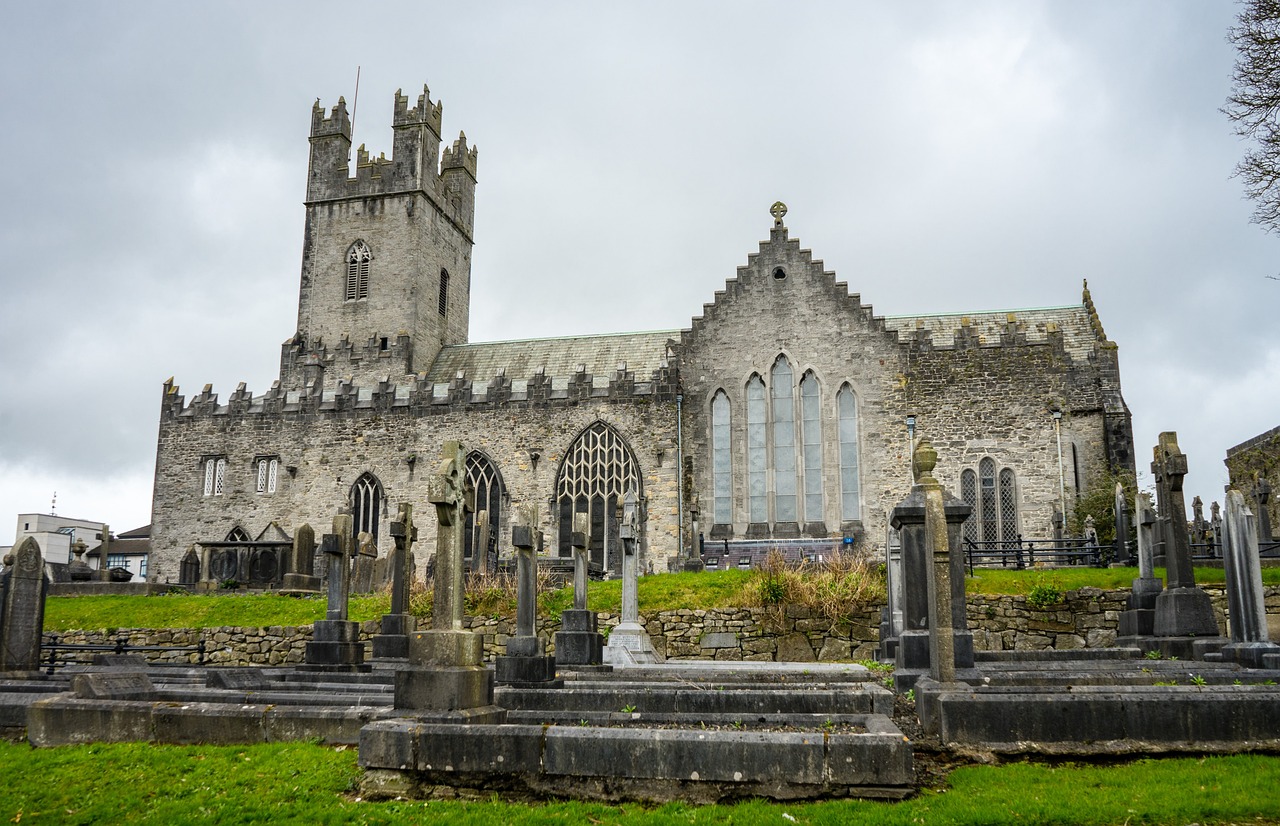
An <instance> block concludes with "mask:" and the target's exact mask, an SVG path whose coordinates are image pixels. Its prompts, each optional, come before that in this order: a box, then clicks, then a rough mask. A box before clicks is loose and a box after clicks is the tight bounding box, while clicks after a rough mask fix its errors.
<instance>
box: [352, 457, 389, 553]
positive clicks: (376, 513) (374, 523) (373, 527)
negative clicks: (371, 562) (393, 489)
mask: <svg viewBox="0 0 1280 826" xmlns="http://www.w3.org/2000/svg"><path fill="white" fill-rule="evenodd" d="M381 515H382V483H381V482H379V481H378V477H376V476H374V475H373V474H372V473H365V474H362V475H361V476H360V478H359V479H357V480H356V483H355V484H354V485H352V486H351V535H352V536H353V537H358V536H360V534H361V533H362V532H367V533H368V534H369V535H370V536H372V537H373V543H374V544H375V545H376V544H378V517H380V516H381Z"/></svg>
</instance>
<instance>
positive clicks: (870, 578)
mask: <svg viewBox="0 0 1280 826" xmlns="http://www.w3.org/2000/svg"><path fill="white" fill-rule="evenodd" d="M748 583H749V586H748V593H747V595H746V596H747V597H748V599H751V600H752V603H753V604H756V605H761V606H763V607H766V608H776V609H779V610H781V608H782V606H784V605H799V606H803V607H805V608H808V609H810V610H811V611H814V612H815V613H818V614H821V615H822V616H825V617H826V618H827V619H831V620H840V619H846V618H848V616H849V615H850V614H852V613H853V612H854V611H857V610H860V609H862V608H865V607H867V606H869V605H876V604H879V603H883V602H884V600H885V598H886V595H885V579H884V572H883V570H882V569H881V568H880V567H878V566H875V565H871V564H869V563H867V562H866V561H865V560H863V559H860V558H857V557H854V556H852V555H846V554H837V555H835V556H834V557H833V558H832V559H829V560H824V561H823V562H818V563H813V562H802V563H800V564H798V565H788V564H787V563H786V561H785V560H784V559H783V557H782V554H780V553H778V552H777V551H772V552H770V554H769V556H768V557H767V558H766V559H765V562H764V565H762V566H760V567H759V568H756V569H755V570H753V571H752V577H751V579H750V580H748Z"/></svg>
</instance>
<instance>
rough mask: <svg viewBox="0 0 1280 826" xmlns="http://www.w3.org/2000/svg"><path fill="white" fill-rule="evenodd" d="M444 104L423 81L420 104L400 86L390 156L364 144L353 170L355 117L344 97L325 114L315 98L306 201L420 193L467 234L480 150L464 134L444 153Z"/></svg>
mask: <svg viewBox="0 0 1280 826" xmlns="http://www.w3.org/2000/svg"><path fill="white" fill-rule="evenodd" d="M443 112H444V105H443V104H442V103H439V102H435V103H433V102H432V101H431V97H430V91H429V90H428V89H427V87H426V86H423V90H422V94H421V95H420V96H419V97H418V105H417V106H415V107H413V108H409V100H408V98H407V97H406V96H405V95H404V94H403V93H402V92H401V91H399V90H397V91H396V97H395V107H394V115H393V117H392V130H393V133H394V143H393V146H392V151H391V157H390V158H387V156H386V154H385V153H379V154H378V155H377V156H376V157H371V156H370V153H369V151H368V150H367V149H365V147H364V145H363V144H361V145H360V147H359V149H357V150H356V172H355V175H354V176H352V175H350V174H349V171H350V161H351V142H352V132H351V119H350V116H349V115H348V114H347V105H346V101H345V100H344V99H342V98H339V99H338V104H337V105H336V106H334V107H333V110H332V113H331V114H330V115H329V116H327V117H326V115H325V110H324V108H323V107H322V106H321V105H320V102H319V101H318V100H317V101H316V103H315V105H314V106H313V107H312V110H311V138H310V141H311V158H310V164H309V166H308V172H307V203H308V204H312V205H314V204H317V203H323V202H326V201H341V200H349V199H356V198H370V197H379V196H386V195H402V194H411V193H420V194H422V195H425V196H426V198H427V200H428V201H430V202H431V203H432V204H433V205H434V206H435V207H436V208H437V209H438V210H439V211H440V212H441V213H443V214H445V215H446V216H448V218H449V219H450V220H451V221H452V222H453V223H454V224H455V225H457V226H458V227H459V228H460V229H461V230H462V231H463V232H465V233H466V234H467V235H468V236H470V234H471V228H472V224H473V221H474V215H475V184H476V165H477V157H478V153H477V151H476V149H475V147H468V144H467V138H466V135H465V134H462V135H460V136H459V138H458V140H457V141H455V142H454V144H453V146H452V147H446V148H445V150H444V158H443V163H442V162H441V157H440V155H441V153H440V128H441V119H442V115H443Z"/></svg>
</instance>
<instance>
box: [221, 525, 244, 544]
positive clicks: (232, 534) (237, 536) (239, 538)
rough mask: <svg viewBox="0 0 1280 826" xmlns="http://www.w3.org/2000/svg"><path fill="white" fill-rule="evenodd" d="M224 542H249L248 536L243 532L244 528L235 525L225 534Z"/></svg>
mask: <svg viewBox="0 0 1280 826" xmlns="http://www.w3.org/2000/svg"><path fill="white" fill-rule="evenodd" d="M226 541H227V542H249V541H250V540H249V534H248V533H246V532H245V529H244V528H242V527H240V526H239V525H236V526H235V527H234V528H232V529H231V530H230V531H228V532H227V539H226Z"/></svg>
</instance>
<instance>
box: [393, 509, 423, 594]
mask: <svg viewBox="0 0 1280 826" xmlns="http://www.w3.org/2000/svg"><path fill="white" fill-rule="evenodd" d="M391 539H392V541H394V542H395V550H394V551H392V556H391V560H390V563H389V564H390V565H391V613H393V614H406V613H408V612H409V580H410V578H411V577H412V574H411V573H410V571H409V560H410V559H411V555H412V553H413V543H414V542H416V541H418V527H417V526H416V525H414V524H413V505H410V504H409V503H407V502H402V503H400V507H399V509H398V510H397V511H396V521H394V522H392V523H391Z"/></svg>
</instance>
